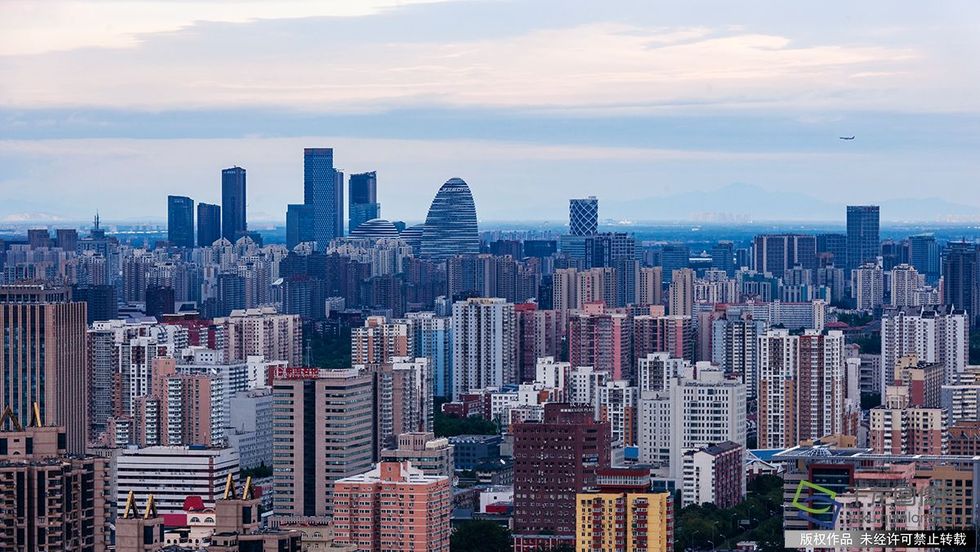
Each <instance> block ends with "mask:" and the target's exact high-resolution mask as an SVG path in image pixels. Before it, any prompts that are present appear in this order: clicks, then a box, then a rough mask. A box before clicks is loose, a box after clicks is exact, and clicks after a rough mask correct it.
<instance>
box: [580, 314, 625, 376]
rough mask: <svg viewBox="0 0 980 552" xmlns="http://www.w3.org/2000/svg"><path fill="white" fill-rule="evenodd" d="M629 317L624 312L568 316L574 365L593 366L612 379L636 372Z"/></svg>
mask: <svg viewBox="0 0 980 552" xmlns="http://www.w3.org/2000/svg"><path fill="white" fill-rule="evenodd" d="M629 322H630V319H629V317H627V315H625V314H611V313H607V312H601V311H600V312H592V313H587V312H586V313H578V314H575V315H573V316H571V317H570V318H569V320H568V343H569V345H568V359H569V362H570V363H571V365H572V367H573V368H574V367H578V366H592V367H594V368H595V369H596V370H600V371H605V372H609V373H610V374H611V375H612V378H613V379H617V380H618V379H628V378H629V377H630V375H631V374H632V372H633V363H632V358H633V355H632V353H633V351H632V350H631V348H630V342H631V341H632V339H631V335H630V333H631V329H632V328H631V326H630V323H629Z"/></svg>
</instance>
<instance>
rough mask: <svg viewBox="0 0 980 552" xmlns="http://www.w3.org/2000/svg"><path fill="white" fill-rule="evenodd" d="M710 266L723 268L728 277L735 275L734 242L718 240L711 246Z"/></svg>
mask: <svg viewBox="0 0 980 552" xmlns="http://www.w3.org/2000/svg"><path fill="white" fill-rule="evenodd" d="M711 268H717V269H718V270H724V271H725V274H727V275H728V276H729V277H731V276H734V275H735V269H736V268H741V267H736V266H735V244H733V243H732V242H730V241H720V242H718V243H717V244H715V246H714V247H712V248H711Z"/></svg>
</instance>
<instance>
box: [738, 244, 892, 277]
mask: <svg viewBox="0 0 980 552" xmlns="http://www.w3.org/2000/svg"><path fill="white" fill-rule="evenodd" d="M875 247H877V246H875ZM753 252H754V263H753V268H755V270H756V271H758V272H761V273H766V272H770V273H772V275H773V276H775V277H777V278H781V277H782V276H783V274H784V272H786V271H787V270H790V269H791V268H793V267H796V266H800V267H803V268H808V269H811V270H813V269H816V268H817V240H816V238H815V237H814V236H805V235H798V234H762V235H759V236H756V237H755V240H754V241H753Z"/></svg>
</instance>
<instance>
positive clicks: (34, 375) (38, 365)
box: [0, 284, 89, 454]
mask: <svg viewBox="0 0 980 552" xmlns="http://www.w3.org/2000/svg"><path fill="white" fill-rule="evenodd" d="M85 307H86V305H85V303H77V302H74V301H72V298H71V290H70V288H51V287H47V286H44V285H37V284H30V285H10V286H0V335H3V336H4V346H3V352H4V354H2V355H0V404H2V405H7V406H10V408H12V409H13V410H14V412H16V413H17V415H18V416H19V417H20V421H21V425H22V426H23V427H27V426H29V425H30V423H29V422H30V419H31V417H32V416H31V413H32V412H33V405H34V403H37V404H38V407H39V410H40V415H41V421H42V422H43V423H44V424H45V425H59V426H64V428H65V433H66V435H67V437H68V442H67V447H66V448H67V450H68V452H70V453H73V454H82V453H84V452H85V445H86V443H87V441H88V424H87V420H88V401H89V398H88V389H87V387H86V383H85V374H86V366H87V363H88V359H87V358H86V354H85V351H86V341H87V334H86V331H87V329H88V326H87V322H86V314H85Z"/></svg>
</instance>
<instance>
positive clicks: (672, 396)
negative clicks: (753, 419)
mask: <svg viewBox="0 0 980 552" xmlns="http://www.w3.org/2000/svg"><path fill="white" fill-rule="evenodd" d="M745 400H746V399H745V385H744V384H743V383H741V382H739V381H736V380H732V379H727V378H725V375H724V374H723V373H722V371H721V370H720V369H718V367H716V366H712V365H711V363H710V362H698V363H697V364H694V365H691V364H687V363H685V365H684V366H683V367H682V368H681V371H680V373H679V374H677V375H676V376H674V377H672V378H670V381H669V385H668V388H667V389H666V390H665V391H644V392H642V393H641V395H640V399H639V411H640V412H639V420H638V424H637V425H638V431H637V433H638V435H637V437H638V438H637V441H638V443H639V446H640V461H641V462H644V463H650V464H653V465H654V466H656V468H657V471H658V472H659V473H660V474H661V475H664V476H669V477H671V478H674V479H678V478H679V477H680V473H681V468H682V462H681V460H682V456H683V454H684V452H685V451H687V450H690V449H696V448H700V447H705V446H708V445H711V444H715V443H721V442H724V441H732V442H735V443H737V444H739V445H741V446H743V447H744V446H745V433H746V425H745Z"/></svg>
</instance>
